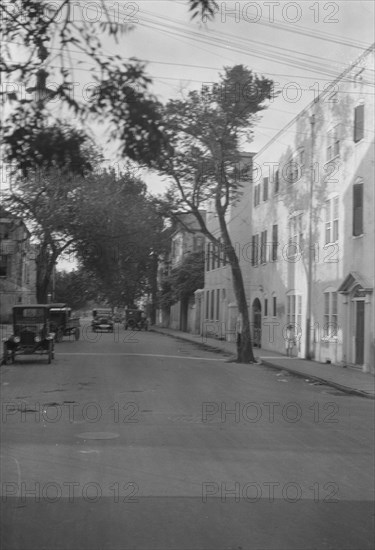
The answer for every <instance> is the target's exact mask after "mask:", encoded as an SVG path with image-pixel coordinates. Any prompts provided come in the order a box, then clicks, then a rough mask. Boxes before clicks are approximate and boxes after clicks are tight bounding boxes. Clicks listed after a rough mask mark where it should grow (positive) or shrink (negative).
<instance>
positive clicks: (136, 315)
mask: <svg viewBox="0 0 375 550" xmlns="http://www.w3.org/2000/svg"><path fill="white" fill-rule="evenodd" d="M124 327H125V330H128V328H129V329H131V330H135V329H137V330H142V329H144V330H148V319H147V316H146V313H145V312H144V311H142V310H141V309H127V310H126V311H125V323H124Z"/></svg>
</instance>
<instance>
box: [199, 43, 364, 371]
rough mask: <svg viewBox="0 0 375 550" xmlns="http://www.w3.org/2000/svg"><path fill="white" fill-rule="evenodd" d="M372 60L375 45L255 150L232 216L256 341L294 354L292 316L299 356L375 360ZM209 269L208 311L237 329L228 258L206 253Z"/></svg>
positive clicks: (341, 361)
mask: <svg viewBox="0 0 375 550" xmlns="http://www.w3.org/2000/svg"><path fill="white" fill-rule="evenodd" d="M373 67H374V47H372V48H370V49H368V50H367V51H366V52H365V53H364V54H363V55H362V56H361V57H360V58H359V59H358V60H357V62H356V63H354V64H353V65H352V66H350V67H349V68H348V69H347V70H346V71H345V72H344V73H343V74H342V75H340V77H339V78H338V79H337V80H336V81H335V82H333V83H332V84H331V85H330V86H329V87H327V88H326V89H325V90H324V92H323V93H321V94H320V95H319V96H318V97H317V98H316V99H315V100H314V101H313V102H312V103H311V104H310V105H309V106H308V107H307V108H306V109H304V110H303V111H302V112H301V113H300V114H299V115H298V116H297V117H295V118H294V119H293V120H292V121H291V122H290V123H289V124H288V125H287V126H285V127H284V128H283V129H282V130H281V131H280V132H278V133H277V134H276V135H275V136H274V138H273V139H271V140H270V142H268V143H267V145H266V146H265V147H263V149H262V150H261V151H259V152H258V153H257V154H256V155H255V156H254V158H253V163H254V172H253V181H252V182H251V181H250V180H249V181H248V182H247V184H246V185H245V186H244V194H243V197H242V200H241V201H240V203H239V204H237V205H236V207H235V209H234V210H233V211H232V213H231V216H232V218H231V221H230V231H231V235H232V239H233V240H234V241H235V242H236V243H237V245H238V251H239V254H240V255H241V262H242V270H243V274H244V279H245V286H246V292H247V296H248V306H249V312H250V319H251V322H252V327H253V337H254V338H253V339H254V342H255V344H256V345H259V346H262V347H264V348H266V349H269V350H273V351H278V352H281V353H284V352H285V345H286V344H285V343H286V333H287V327H288V326H289V327H290V326H292V327H293V332H294V340H293V350H292V352H293V353H294V355H298V356H300V357H310V358H314V359H315V360H317V361H322V362H327V363H335V364H343V365H351V366H358V367H361V368H362V369H363V370H371V369H374V323H375V321H374V319H375V315H374V296H373V288H374V268H375V267H374V266H375V264H374V248H375V227H374V114H375V113H374V95H373V88H374V74H373ZM208 215H209V214H208ZM208 258H209V255H208ZM215 272H216V274H215ZM205 276H206V282H205V293H206V298H205V304H206V315H205V318H206V319H207V320H210V321H212V320H215V321H216V320H219V321H221V322H224V323H225V326H226V335H225V337H226V338H230V337H231V336H230V335H229V336H228V332H229V333H231V332H232V331H231V329H232V325H233V318H234V315H233V314H231V306H233V294H232V293H231V292H232V291H231V288H230V287H228V286H227V284H228V283H229V279H230V278H229V276H228V266H225V267H224V268H223V267H220V268H218V264H217V263H215V262H214V261H213V260H212V261H211V263H209V260H208V259H207V266H206V274H205ZM230 283H231V281H230ZM220 288H221V289H222V291H221V292H222V295H221V298H220V294H219V291H218V289H220ZM215 293H216V294H215ZM225 300H227V302H225ZM214 304H216V306H215V305H214ZM218 304H219V305H218ZM215 307H216V309H215ZM228 328H229V329H230V330H229V331H228ZM289 336H290V333H289Z"/></svg>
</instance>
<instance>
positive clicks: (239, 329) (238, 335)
mask: <svg viewBox="0 0 375 550" xmlns="http://www.w3.org/2000/svg"><path fill="white" fill-rule="evenodd" d="M242 329H243V319H242V313H239V314H238V315H237V320H236V343H237V354H239V352H240V349H241V337H242Z"/></svg>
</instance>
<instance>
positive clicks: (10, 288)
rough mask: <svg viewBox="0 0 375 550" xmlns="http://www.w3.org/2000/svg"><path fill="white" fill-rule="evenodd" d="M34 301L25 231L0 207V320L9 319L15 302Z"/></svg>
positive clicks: (30, 248) (32, 265) (33, 273)
mask: <svg viewBox="0 0 375 550" xmlns="http://www.w3.org/2000/svg"><path fill="white" fill-rule="evenodd" d="M35 301H36V269H35V251H34V249H33V246H32V245H31V244H30V234H29V231H28V230H27V228H26V226H25V224H24V223H23V221H22V220H20V219H18V218H15V217H14V216H12V215H11V214H9V213H8V212H7V211H6V210H4V209H3V208H1V207H0V322H1V323H8V322H9V321H10V320H11V314H12V307H13V306H14V305H15V304H17V303H35Z"/></svg>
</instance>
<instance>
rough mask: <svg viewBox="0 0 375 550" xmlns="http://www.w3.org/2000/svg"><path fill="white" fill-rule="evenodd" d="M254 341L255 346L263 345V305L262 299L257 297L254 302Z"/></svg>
mask: <svg viewBox="0 0 375 550" xmlns="http://www.w3.org/2000/svg"><path fill="white" fill-rule="evenodd" d="M252 324H253V343H254V347H257V348H260V347H261V345H262V306H261V303H260V300H259V299H258V298H255V300H254V302H253V323H252Z"/></svg>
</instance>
